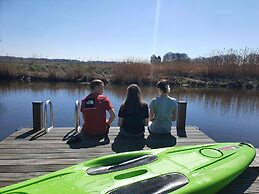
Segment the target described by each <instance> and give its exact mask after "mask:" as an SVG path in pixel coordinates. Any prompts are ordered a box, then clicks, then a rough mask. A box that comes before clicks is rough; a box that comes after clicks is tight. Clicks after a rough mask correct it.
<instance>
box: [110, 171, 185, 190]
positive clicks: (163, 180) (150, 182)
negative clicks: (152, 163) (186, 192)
mask: <svg viewBox="0 0 259 194" xmlns="http://www.w3.org/2000/svg"><path fill="white" fill-rule="evenodd" d="M188 182H189V181H188V178H187V177H185V176H184V175H182V174H180V173H169V174H165V175H160V176H156V177H153V178H149V179H145V180H142V181H139V182H135V183H132V184H129V185H125V186H122V187H119V188H117V189H115V190H112V191H110V192H108V193H109V194H132V193H138V194H147V193H149V194H151V193H156V194H158V193H159V194H162V193H169V192H172V191H175V190H177V189H180V188H181V187H183V186H185V185H187V184H188Z"/></svg>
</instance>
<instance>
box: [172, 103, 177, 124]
mask: <svg viewBox="0 0 259 194" xmlns="http://www.w3.org/2000/svg"><path fill="white" fill-rule="evenodd" d="M176 118H177V106H175V108H174V110H173V115H172V121H176Z"/></svg>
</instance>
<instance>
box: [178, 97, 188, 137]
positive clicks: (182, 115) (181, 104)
mask: <svg viewBox="0 0 259 194" xmlns="http://www.w3.org/2000/svg"><path fill="white" fill-rule="evenodd" d="M186 107H187V102H186V101H178V112H177V120H176V130H177V135H178V136H179V137H187V136H186V131H185V122H186Z"/></svg>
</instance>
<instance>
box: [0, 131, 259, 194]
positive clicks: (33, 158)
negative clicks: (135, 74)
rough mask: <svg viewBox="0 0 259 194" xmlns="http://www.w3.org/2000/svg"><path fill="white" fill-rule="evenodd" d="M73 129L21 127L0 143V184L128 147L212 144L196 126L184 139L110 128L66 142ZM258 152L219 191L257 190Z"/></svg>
mask: <svg viewBox="0 0 259 194" xmlns="http://www.w3.org/2000/svg"><path fill="white" fill-rule="evenodd" d="M74 131H75V130H73V128H68V127H67V128H53V129H52V130H51V131H50V132H49V133H48V134H44V132H43V131H37V132H35V131H33V130H32V128H22V129H21V130H19V131H16V132H15V133H13V134H12V135H10V136H9V137H7V138H6V139H4V140H3V141H1V142H0V187H4V186H7V185H11V184H14V183H17V182H20V181H24V180H27V179H31V178H33V177H36V176H40V175H44V174H47V173H50V172H53V171H56V170H60V169H63V168H66V167H68V166H71V165H74V164H77V163H80V162H83V161H85V160H89V159H92V158H96V157H100V156H104V155H107V154H113V153H118V152H124V151H131V150H141V149H150V148H158V147H165V146H174V145H176V146H182V145H197V144H206V143H214V141H213V140H212V139H211V138H209V137H208V136H207V135H205V134H204V133H203V132H202V131H201V130H199V129H198V128H197V127H190V126H189V127H188V126H187V127H186V134H187V138H185V137H178V136H177V134H176V129H175V128H174V129H173V130H172V136H171V137H169V138H166V139H162V140H161V139H155V138H154V137H151V136H148V133H146V134H145V139H138V140H136V139H122V138H120V137H119V136H117V135H118V131H119V129H118V128H116V127H113V128H111V129H110V133H109V139H105V140H103V141H101V142H100V143H97V140H91V141H86V142H81V143H71V144H68V143H67V140H68V139H69V136H70V135H73V134H74ZM258 168H259V151H258V150H257V156H256V159H255V160H254V162H253V163H252V164H251V165H250V167H249V168H248V169H247V170H246V171H245V172H244V173H243V174H242V175H240V176H239V177H238V178H237V179H236V180H235V181H234V182H233V183H231V184H230V185H229V186H228V187H227V188H226V189H224V191H222V192H220V193H221V194H223V193H224V194H225V193H228V194H229V193H231V194H239V193H259V178H258Z"/></svg>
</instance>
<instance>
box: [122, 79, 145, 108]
mask: <svg viewBox="0 0 259 194" xmlns="http://www.w3.org/2000/svg"><path fill="white" fill-rule="evenodd" d="M141 105H142V97H141V91H140V88H139V87H138V85H137V84H131V85H130V86H129V87H128V88H127V98H126V100H125V102H124V108H125V109H126V111H127V112H128V113H136V112H138V111H139V110H140V108H141Z"/></svg>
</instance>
